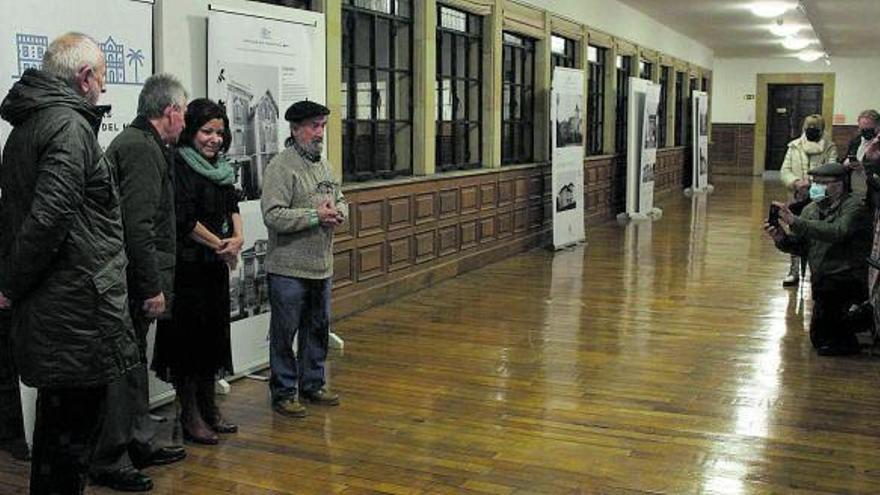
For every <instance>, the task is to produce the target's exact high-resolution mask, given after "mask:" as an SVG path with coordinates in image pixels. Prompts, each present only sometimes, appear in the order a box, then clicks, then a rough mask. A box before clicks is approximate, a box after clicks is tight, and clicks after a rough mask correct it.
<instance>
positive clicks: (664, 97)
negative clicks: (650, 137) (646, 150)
mask: <svg viewBox="0 0 880 495" xmlns="http://www.w3.org/2000/svg"><path fill="white" fill-rule="evenodd" d="M672 70H673V69H672V67H671V66H669V65H661V66H660V73H659V74H658V75H657V76H658V79H657V83H658V84H660V102H659V104H658V105H657V139H658V142H659V146H658V147H659V148H666V147H667V145H666V141H667V139H666V137H667V135H668V133H667V131H668V127H669V126H667V125H666V117H667V115H668V114H669V73H670V72H671V71H672Z"/></svg>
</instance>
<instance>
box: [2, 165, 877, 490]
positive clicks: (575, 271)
mask: <svg viewBox="0 0 880 495" xmlns="http://www.w3.org/2000/svg"><path fill="white" fill-rule="evenodd" d="M715 186H716V192H715V193H714V194H712V195H711V196H709V197H698V198H693V199H691V198H686V197H684V196H682V195H680V194H676V195H667V196H664V197H661V198H659V199H658V201H657V203H658V205H659V206H661V207H662V208H663V210H664V215H663V218H662V219H661V220H659V221H658V222H655V223H654V224H650V223H646V224H640V225H629V226H627V227H621V226H618V225H616V224H613V223H609V224H602V225H589V226H588V229H587V235H588V239H589V244H588V245H586V246H580V247H578V248H575V249H572V250H567V251H562V252H559V253H555V254H554V253H552V252H550V251H546V250H534V251H531V252H529V253H526V254H524V255H521V256H517V257H514V258H510V259H507V260H505V261H502V262H500V263H497V264H494V265H491V266H488V267H486V268H483V269H480V270H476V271H473V272H470V273H468V274H466V275H463V276H460V277H458V278H456V279H453V280H451V281H447V282H444V283H442V284H440V285H439V286H437V287H434V288H431V289H427V290H424V291H422V292H419V293H417V294H414V295H411V296H409V297H407V298H404V299H401V300H399V301H396V302H394V303H392V304H389V305H386V306H383V307H378V308H374V309H372V310H369V311H366V312H363V313H361V314H360V315H357V316H354V317H351V318H348V319H346V320H344V321H341V322H338V323H337V324H336V326H335V329H334V330H335V331H336V332H337V333H338V334H340V335H341V336H343V337H344V338H345V352H344V354H343V355H334V356H333V361H332V363H331V369H330V372H331V384H332V386H333V387H335V388H336V389H337V390H338V391H339V392H340V394H341V398H342V405H341V406H340V407H337V408H329V409H327V408H325V409H321V408H319V407H310V409H309V416H308V417H307V418H306V419H303V420H291V419H286V418H282V417H280V416H278V415H275V414H273V413H272V412H271V410H270V408H269V402H268V397H267V392H266V389H265V384H264V383H261V382H256V381H250V380H241V381H238V382H235V383H233V387H232V393H231V395H230V396H228V397H227V398H226V399H225V403H224V407H225V410H226V412H227V413H228V416H229V417H230V418H231V419H233V420H235V421H237V422H238V423H239V424H240V425H241V430H240V433H239V434H237V435H231V436H225V437H224V438H223V440H222V441H221V444H220V445H219V446H217V447H203V446H195V445H190V446H188V450H189V458H188V459H187V460H186V461H184V462H183V463H181V464H177V465H173V466H169V467H165V468H152V469H150V470H149V471H148V472H149V474H150V475H151V476H152V477H153V479H154V480H155V483H156V488H155V490H154V491H153V492H152V493H155V494H171V493H186V494H221V493H236V494H275V493H295V494H307V493H314V494H327V493H344V494H349V495H353V494H377V493H390V494H418V493H449V494H469V493H491V494H528V493H546V494H613V493H626V494H630V493H668V494H690V493H707V494H708V493H712V494H751V493H795V492H797V493H829V494H830V493H834V494H840V493H865V494H869V493H880V456H878V455H877V447H878V442H880V396H878V393H877V388H878V385H880V359H878V358H875V357H870V356H868V355H867V354H865V355H862V356H857V357H847V358H823V357H818V356H816V354H815V353H814V352H813V351H812V349H811V347H810V343H809V338H808V334H807V328H806V322H807V321H808V320H809V314H810V303H809V301H808V299H809V290H803V289H802V290H785V289H782V288H781V286H780V280H781V278H782V276H783V275H784V272H785V270H786V267H787V263H788V261H787V258H786V256H785V255H783V254H781V253H778V252H776V251H775V249H774V248H773V246H772V244H771V243H770V241H769V240H767V239H766V238H765V237H764V236H763V234H762V232H761V223H762V218H763V216H764V214H765V212H766V206H767V204H768V202H769V200H770V199H771V198H782V197H783V196H784V195H783V192H782V190H781V188H779V187H778V186H777V185H776V183H775V182H772V183H771V182H767V183H765V182H763V181H761V180H760V179H755V180H752V179H748V178H741V179H719V180H718V181H717V182H716V183H715ZM164 412H166V414H171V413H170V411H164ZM0 455H2V456H3V457H0V465H2V466H3V467H2V469H0V492H2V493H25V492H24V490H25V489H24V486H25V477H26V474H27V466H26V465H24V464H19V463H14V462H13V461H12V460H10V459H9V458H8V457H6V456H5V454H0ZM89 493H112V492H109V491H104V490H97V489H94V488H92V489H90V491H89Z"/></svg>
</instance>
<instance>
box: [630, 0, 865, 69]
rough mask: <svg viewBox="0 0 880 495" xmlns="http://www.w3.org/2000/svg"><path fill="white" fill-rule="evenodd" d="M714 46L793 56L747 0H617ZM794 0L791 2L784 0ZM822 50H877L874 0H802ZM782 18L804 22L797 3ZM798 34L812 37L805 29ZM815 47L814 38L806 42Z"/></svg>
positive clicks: (737, 52) (718, 51)
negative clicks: (822, 46)
mask: <svg viewBox="0 0 880 495" xmlns="http://www.w3.org/2000/svg"><path fill="white" fill-rule="evenodd" d="M620 1H621V2H623V3H625V4H627V5H629V6H631V7H633V8H634V9H636V10H638V11H641V12H643V13H645V14H646V15H648V16H650V17H653V18H654V19H656V20H658V21H660V22H662V23H663V24H665V25H667V26H669V27H670V28H672V29H674V30H676V31H678V32H680V33H682V34H684V35H686V36H689V37H691V38H693V39H695V40H696V41H698V42H700V43H702V44H704V45H706V46H708V47H709V48H711V49H712V50H714V51H715V56H716V57H785V56H794V53H793V52H791V51H789V50H786V49H785V48H783V46H782V45H781V43H780V38H778V37H776V36H775V35H773V34H772V33H770V31H768V29H767V28H768V26H770V25H771V24H773V23H774V22H775V20H774V19H764V18H761V17H757V16H755V15H753V14H752V13H751V11H750V10H749V5H751V4H752V3H753V2H752V1H751V0H740V1H736V0H691V1H685V0H620ZM789 3H792V4H795V3H796V2H794V1H790V2H789ZM803 3H804V5H805V6H806V8H807V12H809V14H810V17H811V18H812V20H813V21H814V22H815V28H816V30H817V31H818V32H819V37H820V38H821V39H822V40H823V41H824V42H825V51H826V52H828V54H829V55H831V56H832V57H834V56H840V57H847V56H850V57H863V56H880V0H804V1H803ZM783 17H784V18H783V21H784V23H785V24H800V25H807V26H808V25H809V23H808V21H807V19H806V18H805V17H804V15H803V14H802V13H801V12H800V11H799V10H797V9H792V10H789V12H787V13H786V14H785V15H784V16H783ZM801 36H802V37H806V38H811V39H815V37H814V35H813V32H812V31H811V30H809V29H804V30H802V31H801ZM810 48H813V49H819V45H818V44H813V45H811V46H810Z"/></svg>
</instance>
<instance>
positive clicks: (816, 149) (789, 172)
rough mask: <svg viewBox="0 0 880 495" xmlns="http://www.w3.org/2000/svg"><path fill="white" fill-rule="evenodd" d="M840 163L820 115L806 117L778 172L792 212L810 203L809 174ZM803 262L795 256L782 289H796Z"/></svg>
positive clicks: (796, 213) (792, 258) (835, 148)
mask: <svg viewBox="0 0 880 495" xmlns="http://www.w3.org/2000/svg"><path fill="white" fill-rule="evenodd" d="M836 161H837V147H836V146H834V142H833V141H832V140H831V138H830V137H828V136H826V135H825V119H824V118H822V116H821V115H819V114H813V115H808V116H806V117H804V122H803V132H802V134H801V135H800V136H799V137H798V138H797V139H794V140H792V141H791V142H790V143H788V150H786V152H785V159H784V160H783V161H782V167H781V168H780V169H779V177H780V179H781V180H782V185H783V186H785V188H786V189H788V190H789V191H791V203H790V206H789V209H790V210H792V211H793V212H794V214H795V215H799V214H800V210H801V209H803V208H804V207H805V206H806V205H807V204H808V203H809V202H810V197H809V194H808V193H809V190H810V178H809V175H808V174H809V171H810V170H812V169H814V168H816V167H818V166H820V165H823V164H825V163H828V162H836ZM800 267H801V260H800V258H798V257H797V256H794V255H792V257H791V264H790V265H789V269H788V274H787V275H786V276H785V278H784V279H782V286H783V287H793V286H796V285H798V283H799V282H800V270H799V269H800Z"/></svg>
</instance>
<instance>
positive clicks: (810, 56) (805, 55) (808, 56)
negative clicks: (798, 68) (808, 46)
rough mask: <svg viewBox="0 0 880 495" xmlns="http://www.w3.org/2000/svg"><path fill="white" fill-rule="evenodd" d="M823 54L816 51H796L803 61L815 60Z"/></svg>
mask: <svg viewBox="0 0 880 495" xmlns="http://www.w3.org/2000/svg"><path fill="white" fill-rule="evenodd" d="M824 55H825V54H824V53H822V52H817V51H806V52H800V53H798V56H797V57H798V58H799V59H801V60H803V61H804V62H815V61H816V60H819V59H820V58H822V57H823V56H824Z"/></svg>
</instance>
